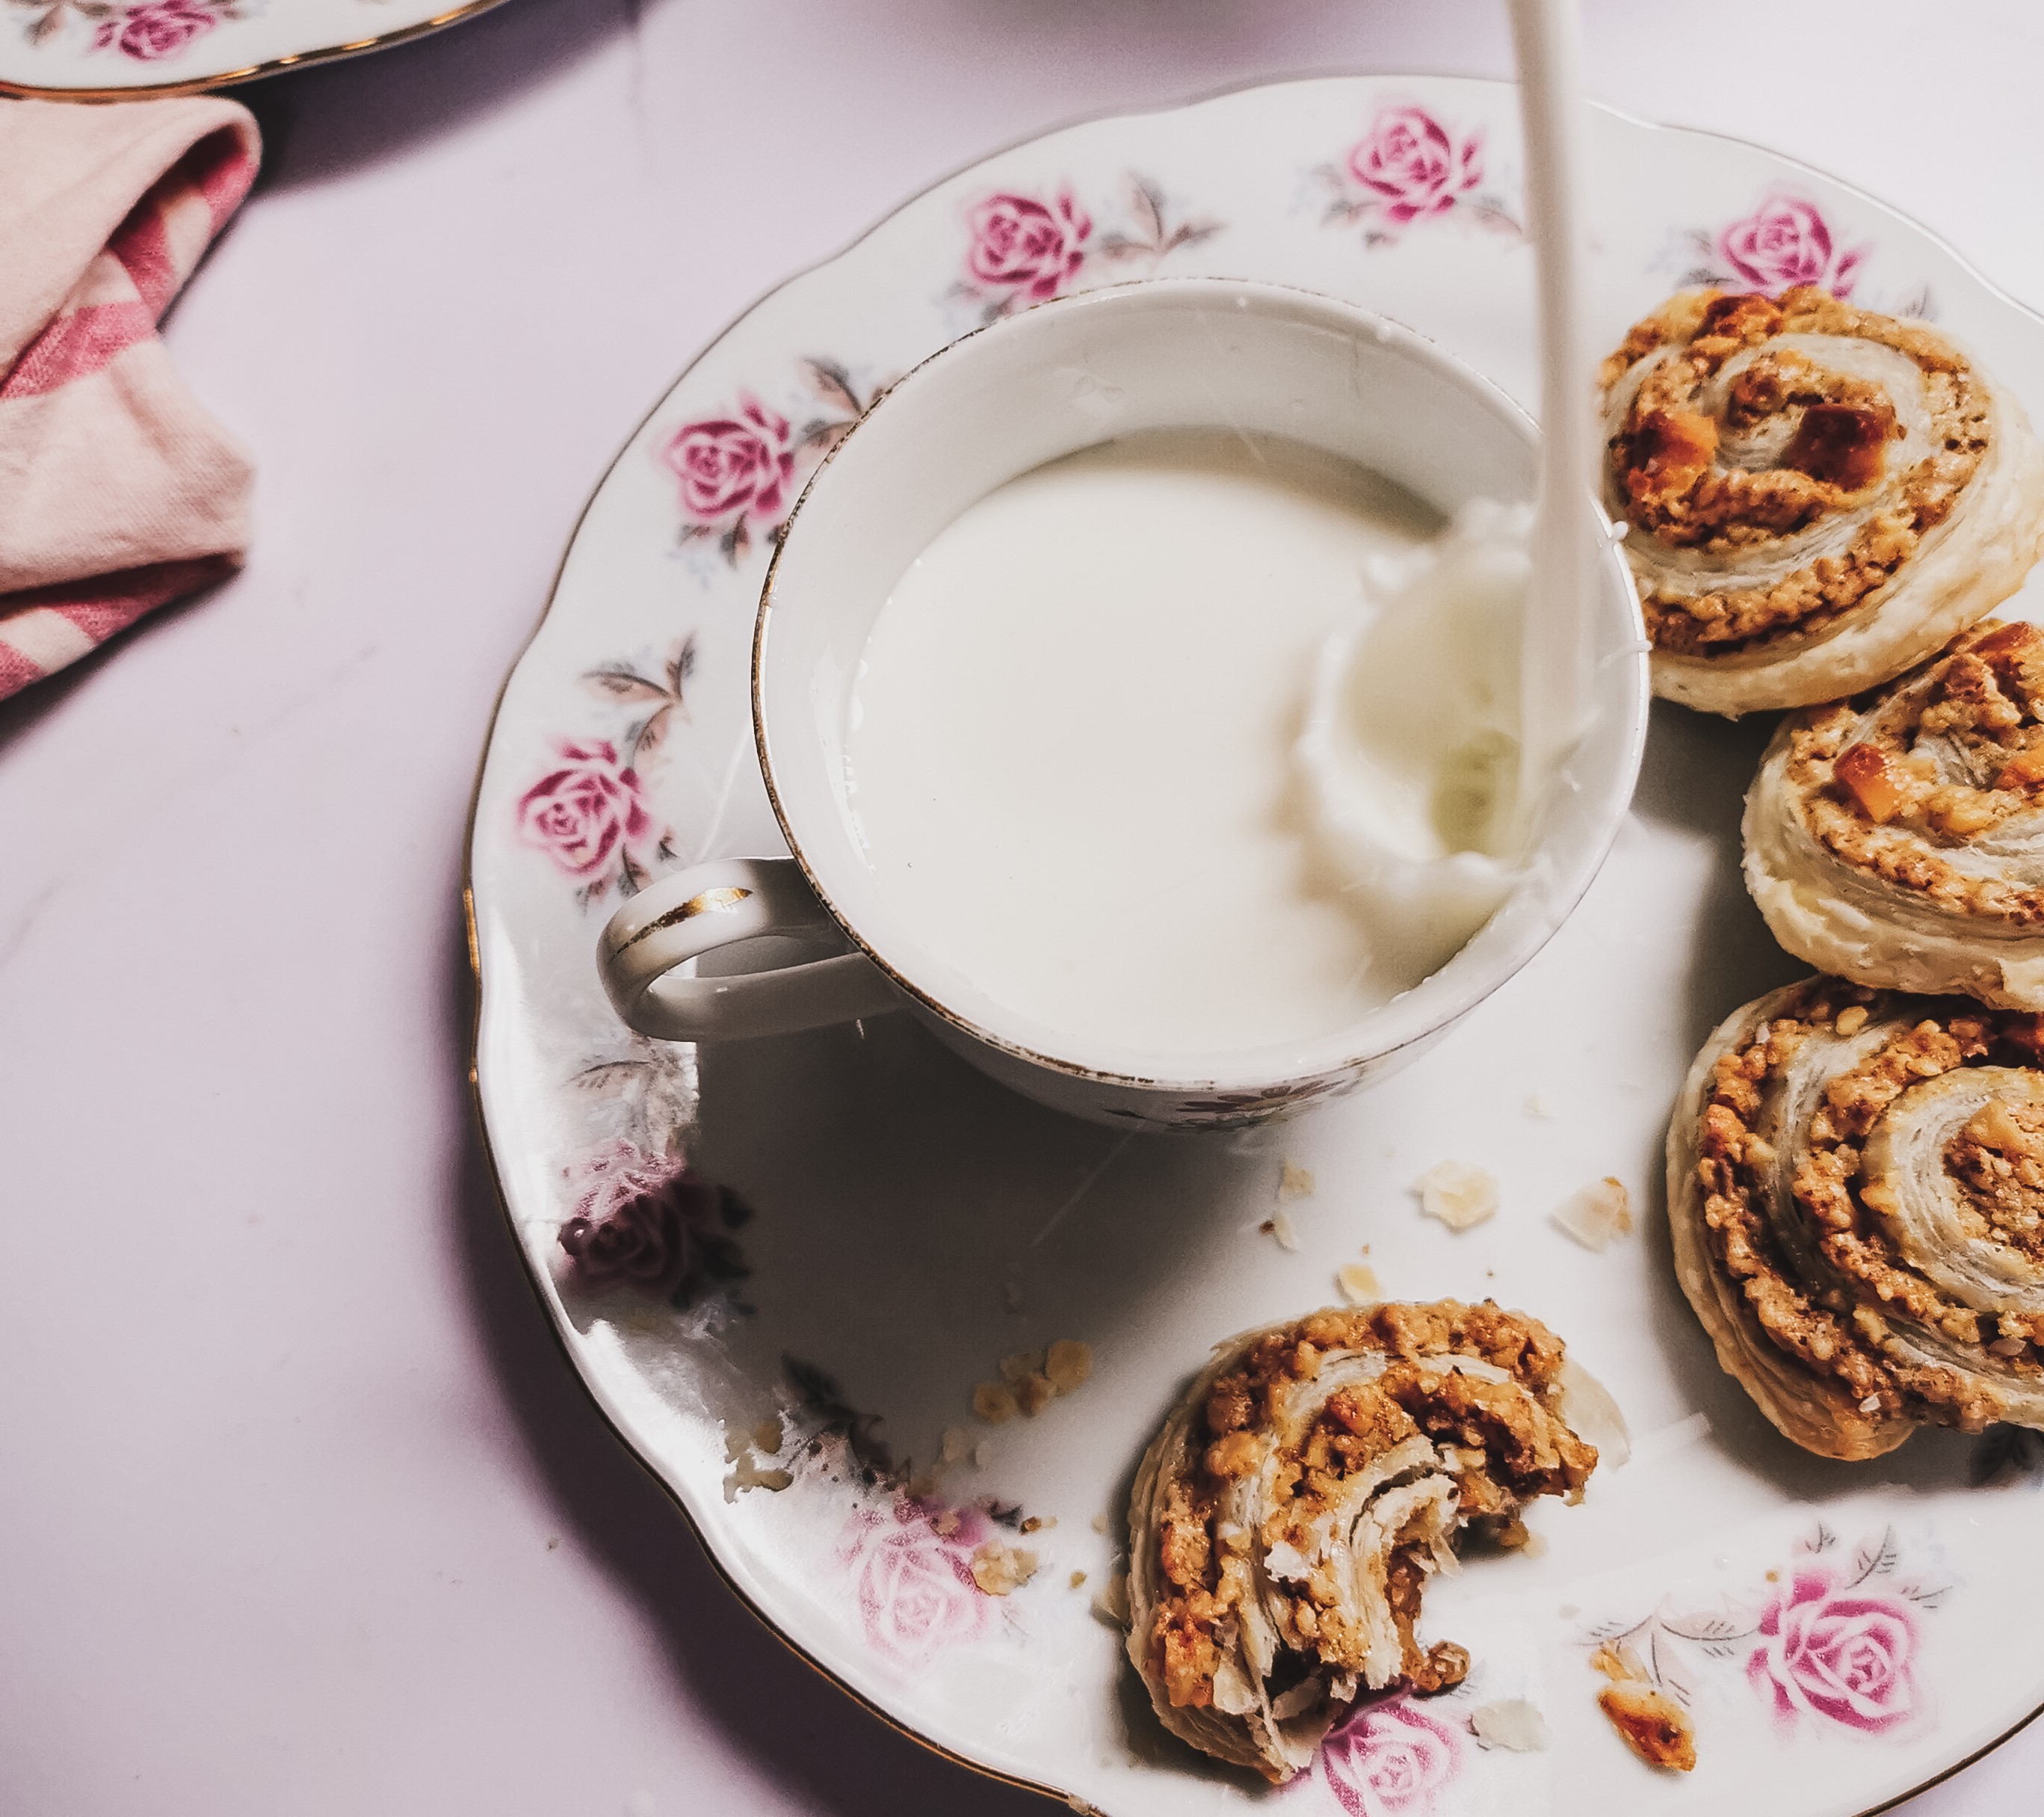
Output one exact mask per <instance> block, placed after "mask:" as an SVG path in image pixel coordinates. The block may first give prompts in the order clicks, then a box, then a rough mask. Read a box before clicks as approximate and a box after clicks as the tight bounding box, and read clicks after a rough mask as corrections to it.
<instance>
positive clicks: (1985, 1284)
mask: <svg viewBox="0 0 2044 1817" xmlns="http://www.w3.org/2000/svg"><path fill="white" fill-rule="evenodd" d="M2040 1054H2044V1024H2040V1019H2039V1018H2038V1017H2037V1016H2030V1015H2025V1014H2022V1013H2019V1012H2015V1011H2011V1010H1994V1009H1988V1008H1983V1007H1982V1006H1981V1005H1979V1004H1977V1003H1975V1002H1973V1001H1970V1000H1969V999H1967V998H1965V997H1904V996H1901V995H1898V994H1895V993H1888V992H1885V991H1873V990H1867V989H1863V988H1861V986H1859V985H1850V984H1846V983H1844V982H1842V981H1840V980H1838V979H1837V978H1812V979H1810V980H1808V981H1806V982H1804V983H1803V984H1799V985H1790V986H1789V987H1788V989H1785V990H1777V991H1775V992H1773V993H1772V994H1771V995H1769V996H1767V997H1762V998H1761V999H1760V1000H1759V1001H1758V1002H1754V1003H1750V1004H1748V1005H1746V1007H1745V1008H1743V1009H1742V1010H1740V1011H1739V1012H1738V1013H1737V1014H1735V1015H1734V1016H1731V1018H1729V1019H1728V1020H1727V1021H1726V1022H1725V1023H1724V1024H1723V1025H1722V1026H1721V1027H1719V1029H1718V1030H1717V1031H1716V1032H1715V1034H1713V1035H1712V1036H1711V1038H1710V1040H1709V1041H1708V1043H1706V1044H1705V1045H1704V1051H1703V1052H1702V1053H1701V1054H1699V1055H1698V1056H1697V1057H1696V1065H1695V1066H1694V1067H1693V1068H1692V1069H1691V1071H1690V1074H1689V1081H1688V1083H1687V1085H1685V1087H1684V1088H1683V1092H1682V1096H1681V1100H1680V1101H1678V1103H1677V1105H1676V1107H1675V1115H1674V1119H1673V1124H1672V1125H1671V1126H1670V1127H1669V1132H1668V1214H1669V1225H1670V1227H1671V1228H1672V1231H1673V1236H1674V1245H1675V1270H1676V1273H1677V1277H1679V1279H1680V1280H1681V1285H1682V1290H1683V1292H1684V1293H1686V1294H1687V1295H1688V1296H1689V1304H1691V1305H1692V1307H1694V1308H1696V1316H1697V1317H1698V1318H1699V1319H1700V1320H1702V1321H1703V1323H1704V1329H1705V1330H1706V1331H1708V1332H1709V1333H1710V1334H1711V1337H1712V1341H1713V1342H1714V1343H1715V1345H1716V1346H1717V1353H1718V1362H1719V1364H1720V1365H1722V1366H1723V1368H1724V1369H1725V1370H1726V1372H1727V1373H1728V1374H1730V1375H1731V1376H1734V1377H1736V1378H1737V1379H1738V1381H1739V1383H1740V1384H1741V1385H1742V1386H1743V1387H1744V1388H1745V1389H1746V1392H1747V1393H1749V1394H1750V1395H1751V1396H1753V1398H1754V1401H1755V1402H1756V1403H1757V1404H1758V1406H1759V1408H1760V1410H1761V1412H1763V1413H1765V1415H1766V1416H1767V1417H1768V1418H1769V1419H1771V1420H1772V1421H1773V1423H1774V1424H1775V1425H1776V1426H1777V1427H1779V1428H1780V1429H1781V1431H1783V1432H1784V1433H1785V1434H1786V1435H1788V1437H1789V1438H1791V1439H1794V1440H1795V1441H1796V1443H1797V1444H1799V1445H1800V1446H1803V1447H1804V1449H1805V1450H1810V1451H1815V1452H1816V1453H1817V1454H1819V1455H1820V1456H1823V1457H1827V1458H1874V1457H1878V1456H1880V1455H1881V1454H1882V1453H1883V1452H1885V1451H1892V1450H1894V1448H1895V1447H1896V1446H1897V1445H1900V1443H1901V1442H1903V1441H1904V1439H1907V1438H1908V1436H1909V1435H1910V1434H1911V1432H1913V1431H1915V1429H1916V1428H1917V1427H1919V1426H1921V1425H1926V1424H1937V1425H1943V1426H1956V1427H1962V1428H1963V1429H1965V1431H1969V1432H1975V1431H1980V1430H1981V1428H1982V1427H1985V1426H1987V1425H1989V1424H1991V1423H1993V1422H1995V1421H1997V1420H2010V1421H2013V1422H2015V1423H2017V1424H2019V1425H2024V1426H2036V1427H2044V1360H2040V1353H2039V1350H2038V1339H2039V1338H2040V1337H2044V1058H2040Z"/></svg>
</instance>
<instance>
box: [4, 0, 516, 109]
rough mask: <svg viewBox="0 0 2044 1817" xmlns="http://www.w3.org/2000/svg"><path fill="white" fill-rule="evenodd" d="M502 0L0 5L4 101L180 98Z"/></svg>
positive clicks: (355, 51)
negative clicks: (24, 98) (15, 98)
mask: <svg viewBox="0 0 2044 1817" xmlns="http://www.w3.org/2000/svg"><path fill="white" fill-rule="evenodd" d="M498 3H499V0H0V94H15V95H29V96H33V95H41V96H44V97H47V98H52V99H59V98H73V99H78V100H84V99H88V98H118V97H121V96H129V95H137V94H183V93H186V92H190V91H194V90H199V89H206V88H214V87H218V86H221V85H222V84H224V83H235V82H247V81H251V80H252V79H254V78H255V77H257V76H262V75H275V73H276V72H277V71H279V70H282V69H288V68H291V67H294V66H295V65H297V64H299V63H325V62H327V61H328V60H331V59H332V58H334V57H344V56H359V55H360V54H361V53H363V52H367V51H375V50H382V49H384V48H387V47H388V46H390V45H392V44H402V43H404V42H405V40H407V39H410V38H416V37H420V36H423V35H424V34H425V33H428V32H434V31H438V30H439V29H440V28H441V27H442V26H444V25H455V24H456V23H458V22H459V21H462V20H463V19H469V18H473V17H474V16H475V15H476V14H477V13H482V12H485V11H487V10H489V9H490V7H492V6H496V5H498Z"/></svg>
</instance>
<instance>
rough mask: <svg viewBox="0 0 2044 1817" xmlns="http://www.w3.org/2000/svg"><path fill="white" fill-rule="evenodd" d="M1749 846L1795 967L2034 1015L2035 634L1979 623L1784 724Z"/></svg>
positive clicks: (1755, 803)
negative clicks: (1873, 687)
mask: <svg viewBox="0 0 2044 1817" xmlns="http://www.w3.org/2000/svg"><path fill="white" fill-rule="evenodd" d="M1745 840H1746V887H1747V888H1748V889H1750V890H1751V891H1752V893H1753V899H1754V901H1755V902H1757V903H1758V905H1760V912H1761V913H1762V914H1763V915H1764V916H1766V918H1767V924H1768V926H1769V928H1772V929H1773V933H1774V937H1775V938H1776V939H1777V940H1779V941H1780V942H1781V943H1782V945H1783V946H1785V947H1787V948H1788V950H1789V951H1791V952H1792V953H1793V954H1795V955H1796V957H1797V958H1804V959H1808V961H1809V962H1810V963H1811V964H1812V965H1814V966H1819V967H1820V968H1821V969H1822V970H1825V971H1827V972H1835V973H1836V974H1838V975H1839V976H1840V977H1842V978H1850V979H1851V980H1852V981H1854V983H1856V984H1865V985H1881V986H1885V987H1886V988H1888V989H1896V990H1913V991H1918V992H1923V993H1932V994H1936V993H1944V992H1947V991H1963V992H1965V993H1966V994H1967V995H1969V996H1971V997H1978V998H1979V999H1980V1000H1981V1001H1982V1002H1983V1003H1988V1004H1992V1005H1996V1006H1997V1007H1999V1008H2006V1009H2031V1010H2044V632H2040V631H2039V630H2038V628H2037V627H2036V626H2034V625H2033V624H1998V623H1994V622H1989V623H1988V624H1982V625H1977V626H1976V627H1974V628H1973V629H1972V630H1971V631H1969V632H1965V634H1964V635H1963V636H1961V637H1960V638H1959V639H1958V641H1957V642H1956V643H1954V644H1953V645H1952V646H1951V647H1950V649H1948V650H1946V651H1942V652H1941V653H1940V654H1939V655H1938V656H1937V657H1935V658H1934V659H1932V660H1931V662H1929V663H1926V664H1924V665H1923V666H1922V667H1920V668H1919V669H1917V670H1915V671H1914V672H1913V673H1911V674H1908V675H1906V676H1904V678H1902V679H1901V680H1900V682H1896V683H1895V684H1894V685H1893V686H1891V687H1888V688H1887V689H1885V690H1882V691H1881V693H1877V694H1875V695H1873V696H1871V697H1865V698H1862V699H1860V700H1858V701H1850V702H1841V703H1839V704H1838V705H1835V706H1830V707H1821V708H1814V709H1811V710H1809V711H1808V712H1805V713H1798V714H1796V715H1793V716H1791V717H1790V718H1788V719H1787V720H1784V721H1783V722H1782V724H1781V728H1780V730H1779V731H1777V732H1776V734H1775V736H1774V739H1773V743H1772V744H1770V745H1769V747H1768V751H1767V755H1766V756H1765V758H1764V759H1762V762H1761V766H1760V772H1759V774H1758V776H1756V777H1755V778H1754V784H1753V787H1752V789H1751V790H1750V792H1749V793H1748V794H1747V796H1746V821H1745Z"/></svg>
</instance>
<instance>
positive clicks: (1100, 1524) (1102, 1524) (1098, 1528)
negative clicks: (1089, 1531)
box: [1093, 1514, 1107, 1533]
mask: <svg viewBox="0 0 2044 1817" xmlns="http://www.w3.org/2000/svg"><path fill="white" fill-rule="evenodd" d="M1093 1531H1094V1532H1096V1533H1105V1532H1106V1531H1107V1516H1106V1515H1104V1514H1097V1515H1094V1516H1093Z"/></svg>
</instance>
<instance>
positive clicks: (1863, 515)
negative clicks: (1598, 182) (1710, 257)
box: [1600, 287, 2044, 716]
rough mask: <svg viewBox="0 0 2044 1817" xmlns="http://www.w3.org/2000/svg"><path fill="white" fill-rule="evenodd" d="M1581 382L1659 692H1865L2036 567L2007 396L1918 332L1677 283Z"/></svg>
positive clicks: (1785, 700) (1708, 696)
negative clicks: (1592, 393)
mask: <svg viewBox="0 0 2044 1817" xmlns="http://www.w3.org/2000/svg"><path fill="white" fill-rule="evenodd" d="M1600 385H1601V387H1602V393H1603V404H1604V433H1605V436H1606V438H1607V458H1606V462H1605V471H1604V494H1605V505H1606V508H1607V509H1608V510H1609V512H1610V513H1611V515H1612V517H1613V518H1614V519H1622V520H1623V521H1624V522H1625V523H1626V524H1627V525H1628V526H1629V527H1630V528H1629V532H1628V534H1627V537H1626V544H1625V547H1626V553H1627V555H1628V556H1629V557H1630V558H1631V563H1632V570H1633V574H1634V576H1635V578H1636V579H1637V580H1638V582H1639V592H1640V603H1641V605H1642V608H1643V609H1644V611H1645V613H1646V628H1647V632H1648V635H1649V636H1650V637H1651V638H1652V639H1653V640H1654V691H1655V692H1656V693H1660V694H1662V695H1665V696H1666V697H1668V698H1669V699H1671V700H1677V701H1685V702H1686V703H1687V704H1688V705H1691V706H1694V707H1701V708H1704V709H1708V711H1710V712H1712V713H1725V714H1728V715H1732V716H1736V715H1738V714H1740V713H1751V712H1754V711H1755V710H1757V709H1762V708H1773V707H1798V706H1809V705H1815V704H1817V703H1819V702H1820V701H1835V700H1842V699H1843V698H1844V697H1846V696H1847V695H1849V694H1855V693H1859V692H1861V690H1864V689H1866V688H1870V687H1874V686H1878V685H1879V684H1880V683H1881V682H1885V681H1888V680H1889V679H1891V678H1892V677H1894V676H1896V675H1898V674H1900V673H1901V672H1902V671H1903V670H1904V669H1907V668H1908V666H1910V665H1911V663H1917V662H1920V661H1921V660H1922V659H1923V658H1924V657H1926V656H1927V655H1930V654H1931V652H1932V651H1934V650H1937V649H1938V648H1940V647H1942V646H1943V645H1944V644H1946V643H1949V642H1950V640H1951V639H1952V638H1953V637H1954V636H1956V635H1957V634H1958V632H1961V631H1963V630H1964V629H1965V628H1966V627H1967V626H1968V625H1969V624H1973V622H1974V621H1975V620H1977V619H1979V618H1981V617H1984V615H1985V614H1986V613H1988V612H1990V611H1992V609H1994V608H1995V607H1996V605H2000V602H2001V601H2003V600H2004V599H2006V598H2008V596H2009V595H2010V594H2012V593H2014V592H2015V590H2016V589H2017V588H2019V586H2022V584H2023V577H2024V576H2025V575H2026V574H2028V572H2029V571H2030V569H2031V567H2032V565H2033V564H2034V563H2035V562H2036V560H2037V558H2038V552H2039V547H2040V539H2044V454H2040V452H2039V450H2038V445H2037V441H2036V438H2035V437H2034V436H2033V435H2032V434H2031V429H2030V424H2029V421H2028V420H2027V418H2026V417H2025V416H2024V414H2023V408H2022V406H2021V405H2019V403H2017V402H2016V401H2015V398H2013V397H2012V396H2011V394H2009V393H2008V391H2006V390H2004V389H2003V388H2002V387H2001V386H1999V385H1997V384H1996V383H1995V382H1994V381H1993V380H1992V378H1989V377H1988V375H1987V374H1986V373H1984V371H1981V368H1980V367H1978V366H1977V365H1975V364H1974V363H1973V362H1972V361H1971V360H1970V359H1968V358H1967V356H1966V355H1965V354H1964V353H1963V352H1962V351H1960V349H1959V348H1957V347H1956V346H1954V344H1953V343H1952V342H1951V341H1950V340H1947V339H1946V337H1945V336H1943V335H1942V334H1940V333H1938V332H1937V331H1936V330H1935V329H1934V328H1927V327H1926V326H1925V325H1923V323H1921V322H1916V321H1896V320H1894V319H1893V318H1892V317H1888V316H1882V315H1877V314H1875V313H1873V311H1871V310H1869V309H1855V308H1854V307H1853V306H1852V305H1850V304H1849V303H1842V302H1838V300H1837V299H1835V298H1833V297H1831V296H1830V295H1828V294H1827V293H1825V292H1824V291H1823V290H1815V289H1813V288H1809V287H1802V288H1798V289H1795V290H1785V291H1783V292H1782V293H1781V296H1780V297H1779V298H1775V299H1773V300H1770V299H1769V298H1765V297H1757V296H1752V297H1749V296H1724V295H1721V294H1719V293H1717V292H1715V291H1713V290H1696V291H1689V292H1686V293H1685V294H1682V295H1681V296H1678V297H1676V298H1673V300H1672V301H1671V302H1669V303H1668V304H1666V305H1665V306H1664V307H1663V308H1662V309H1661V310H1660V311H1659V312H1658V313H1657V314H1654V315H1651V316H1649V317H1647V318H1646V320H1645V321H1642V322H1640V323H1639V325H1637V326H1635V328H1633V330H1632V332H1631V333H1630V334H1628V335H1627V336H1626V338H1625V341H1624V344H1623V345H1622V346H1621V347H1620V348H1619V349H1618V351H1616V352H1615V353H1613V354H1612V355H1611V357H1610V358H1609V359H1607V360H1605V362H1604V367H1603V370H1602V372H1601V373H1600Z"/></svg>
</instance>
